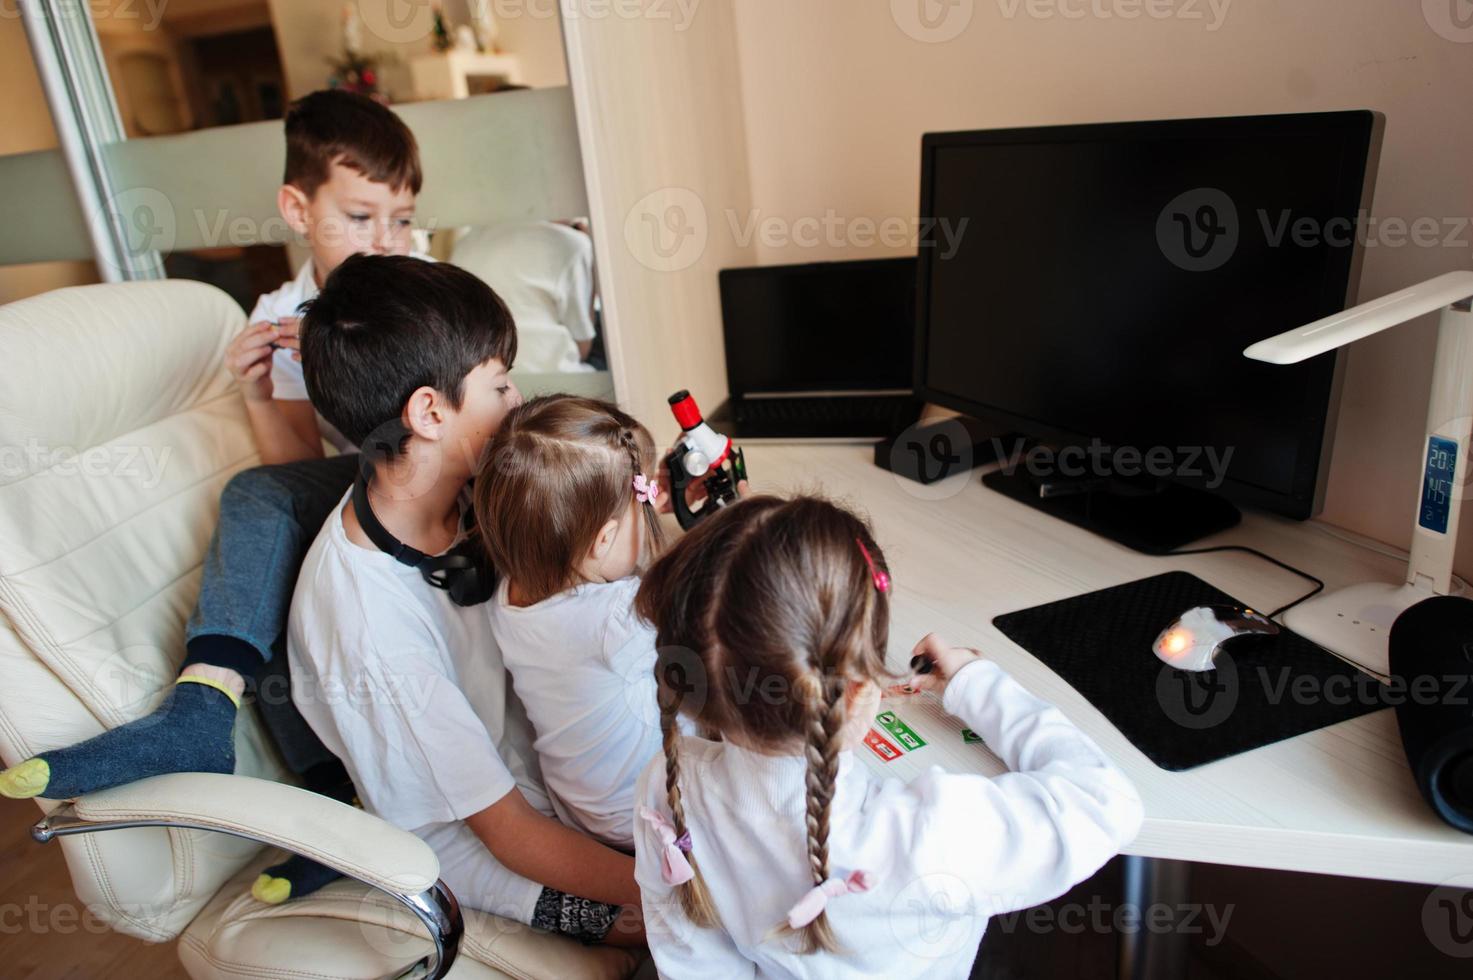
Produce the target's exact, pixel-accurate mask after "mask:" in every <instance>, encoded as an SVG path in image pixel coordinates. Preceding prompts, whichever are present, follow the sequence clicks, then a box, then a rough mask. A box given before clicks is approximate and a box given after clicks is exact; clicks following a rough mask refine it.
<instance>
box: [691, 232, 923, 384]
mask: <svg viewBox="0 0 1473 980" xmlns="http://www.w3.org/2000/svg"><path fill="white" fill-rule="evenodd" d="M915 270H916V265H915V259H912V258H899V259H864V260H860V261H855V262H814V263H806V264H803V265H778V266H762V267H757V268H748V269H723V270H721V275H720V288H721V323H722V329H723V332H724V335H725V338H726V377H727V386H728V388H729V389H730V391H731V393H732V395H733V396H737V397H741V396H745V395H751V394H754V393H762V394H771V393H788V394H796V393H800V392H823V393H830V392H835V391H864V392H901V391H905V392H908V391H909V390H910V386H911V383H912V381H913V375H914V372H913V369H912V366H911V357H912V354H913V352H914V349H915V333H914V330H913V325H914V322H915V310H916V306H915V278H916V271H915Z"/></svg>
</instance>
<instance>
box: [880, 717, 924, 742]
mask: <svg viewBox="0 0 1473 980" xmlns="http://www.w3.org/2000/svg"><path fill="white" fill-rule="evenodd" d="M875 723H876V724H878V725H879V726H880V727H881V728H883V729H885V731H887V732H889V733H890V736H891V737H892V738H894V739H895V741H896V742H898V743H899V744H900V746H901V747H902V748H904V749H906V750H911V749H918V748H921V747H922V746H923V745H925V744H926V740H925V739H923V738H921V737H920V736H919V735H917V734H916V733H915V732H914V731H913V730H912V729H911V727H910V726H909V725H907V724H906V723H905V722H903V721H901V720H900V719H899V718H898V717H896V715H895V712H893V711H881V712H880V713H879V714H877V715H875Z"/></svg>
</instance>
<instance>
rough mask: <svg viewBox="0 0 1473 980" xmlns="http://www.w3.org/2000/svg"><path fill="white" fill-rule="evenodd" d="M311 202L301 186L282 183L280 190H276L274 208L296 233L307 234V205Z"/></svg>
mask: <svg viewBox="0 0 1473 980" xmlns="http://www.w3.org/2000/svg"><path fill="white" fill-rule="evenodd" d="M311 203H312V202H311V200H310V199H309V198H308V197H307V195H306V194H303V193H302V191H301V188H299V187H294V186H293V185H291V184H282V185H281V190H279V191H277V192H276V210H278V211H280V212H281V217H282V220H283V221H285V222H286V224H287V227H288V228H290V229H291V230H292V231H294V232H296V233H297V234H298V235H303V236H305V235H306V234H307V226H308V222H307V205H309V204H311Z"/></svg>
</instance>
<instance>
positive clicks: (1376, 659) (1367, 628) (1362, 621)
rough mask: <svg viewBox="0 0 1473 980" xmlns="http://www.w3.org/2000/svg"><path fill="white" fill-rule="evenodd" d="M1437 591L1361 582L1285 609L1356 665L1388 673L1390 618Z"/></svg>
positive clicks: (1301, 629)
mask: <svg viewBox="0 0 1473 980" xmlns="http://www.w3.org/2000/svg"><path fill="white" fill-rule="evenodd" d="M1435 594H1436V593H1434V592H1433V591H1432V590H1431V589H1426V588H1422V589H1419V588H1415V587H1413V586H1410V585H1406V584H1401V585H1391V584H1389V583H1386V582H1362V583H1360V584H1359V585H1350V586H1346V587H1345V588H1343V589H1336V590H1335V591H1334V592H1326V593H1323V594H1322V595H1317V596H1315V597H1314V598H1313V599H1306V600H1305V601H1304V602H1301V603H1300V604H1299V605H1297V606H1295V607H1294V608H1293V609H1290V610H1289V611H1288V612H1286V613H1284V617H1283V619H1284V625H1285V626H1287V627H1289V629H1291V630H1293V631H1294V632H1296V633H1298V634H1299V635H1300V636H1302V637H1304V638H1305V639H1306V640H1310V641H1312V642H1314V643H1318V644H1319V645H1320V646H1322V647H1324V648H1325V649H1326V650H1329V651H1330V652H1331V653H1336V654H1339V655H1340V656H1342V657H1344V658H1345V659H1347V660H1350V661H1353V662H1354V663H1355V664H1356V665H1357V666H1360V667H1363V668H1365V669H1367V670H1370V671H1372V672H1374V673H1379V674H1382V675H1385V674H1386V673H1387V672H1388V670H1389V667H1388V664H1387V641H1388V638H1389V637H1390V635H1391V624H1392V623H1394V622H1396V617H1398V616H1400V615H1401V614H1402V613H1403V612H1404V611H1405V610H1407V609H1409V608H1411V607H1412V606H1414V605H1416V604H1417V603H1419V602H1421V601H1422V600H1423V599H1430V598H1432V596H1433V595H1435Z"/></svg>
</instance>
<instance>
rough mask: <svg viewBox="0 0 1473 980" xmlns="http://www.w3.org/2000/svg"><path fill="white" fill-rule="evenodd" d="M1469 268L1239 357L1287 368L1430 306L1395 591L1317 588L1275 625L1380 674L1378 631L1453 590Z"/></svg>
mask: <svg viewBox="0 0 1473 980" xmlns="http://www.w3.org/2000/svg"><path fill="white" fill-rule="evenodd" d="M1470 298H1473V272H1449V273H1447V274H1446V275H1442V276H1438V277H1437V278H1436V279H1429V280H1427V281H1426V282H1424V283H1422V284H1420V285H1417V286H1412V287H1411V288H1410V289H1403V290H1401V291H1400V292H1395V293H1392V294H1391V295H1389V296H1383V297H1381V298H1380V299H1378V300H1372V301H1371V302H1369V303H1362V304H1361V305H1359V306H1356V307H1352V308H1351V309H1348V310H1346V311H1344V312H1343V313H1336V314H1335V315H1334V316H1328V317H1325V318H1324V319H1323V320H1316V321H1315V322H1314V323H1311V324H1308V325H1307V326H1303V327H1299V328H1297V329H1294V330H1289V331H1286V332H1284V333H1281V334H1279V335H1278V336H1276V337H1270V338H1269V339H1267V340H1260V341H1259V342H1258V343H1256V344H1254V345H1253V346H1251V347H1249V348H1248V349H1247V350H1245V351H1243V353H1244V354H1245V355H1247V356H1248V357H1251V358H1253V359H1254V360H1259V361H1267V362H1269V363H1270V364H1294V363H1297V362H1299V361H1303V360H1305V359H1307V358H1310V357H1314V356H1315V355H1317V354H1324V353H1326V352H1328V351H1332V350H1334V349H1335V348H1337V347H1343V346H1345V345H1346V344H1349V343H1352V342H1353V341H1357V340H1360V339H1361V338H1362V337H1369V336H1370V335H1371V334H1373V333H1379V332H1381V331H1382V330H1386V329H1388V328H1390V327H1394V326H1397V325H1398V324H1402V323H1406V322H1407V321H1409V320H1415V319H1416V318H1417V317H1420V316H1424V315H1425V314H1428V313H1431V312H1433V311H1435V310H1441V311H1442V319H1441V321H1440V324H1439V326H1438V331H1437V358H1436V360H1435V361H1434V369H1433V370H1434V373H1433V378H1432V395H1431V398H1429V399H1428V404H1427V436H1426V440H1425V442H1424V443H1423V448H1424V452H1423V453H1422V459H1421V474H1422V483H1421V489H1420V496H1419V499H1418V503H1417V517H1416V521H1415V522H1414V524H1413V525H1412V548H1411V558H1410V561H1409V562H1408V565H1407V574H1406V581H1405V583H1403V584H1401V585H1388V584H1385V583H1382V582H1365V583H1361V584H1359V585H1351V586H1347V587H1346V588H1343V589H1337V590H1336V591H1334V592H1326V593H1323V594H1321V595H1318V596H1315V597H1314V598H1313V599H1309V600H1306V601H1305V602H1303V603H1301V604H1299V605H1297V606H1295V607H1294V608H1293V609H1291V610H1289V611H1288V613H1287V614H1285V616H1284V625H1286V626H1288V627H1289V628H1290V629H1292V630H1293V631H1294V632H1296V633H1298V634H1300V635H1301V636H1304V637H1306V638H1307V639H1310V640H1313V641H1314V642H1315V643H1318V644H1319V645H1320V646H1322V647H1324V648H1326V649H1327V650H1330V651H1332V652H1334V653H1338V654H1340V655H1341V656H1343V657H1346V658H1348V659H1351V660H1354V661H1356V662H1357V663H1358V664H1359V665H1361V666H1365V667H1368V668H1370V669H1372V670H1376V671H1381V672H1385V670H1386V659H1387V654H1386V651H1387V645H1386V644H1387V634H1388V633H1389V632H1390V630H1391V624H1392V623H1393V622H1394V621H1395V620H1396V617H1397V616H1399V615H1400V614H1401V612H1402V611H1403V610H1404V609H1406V608H1408V607H1410V606H1413V605H1415V604H1416V603H1418V602H1421V601H1422V600H1423V599H1426V598H1429V597H1431V596H1433V595H1447V594H1448V593H1449V591H1450V590H1451V588H1452V575H1453V553H1454V552H1455V551H1456V549H1457V543H1458V505H1459V504H1460V503H1461V502H1462V498H1463V491H1464V489H1465V485H1466V483H1467V479H1468V475H1467V474H1468V464H1469V460H1468V453H1469V434H1470V425H1473V311H1470V305H1469V300H1470Z"/></svg>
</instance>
